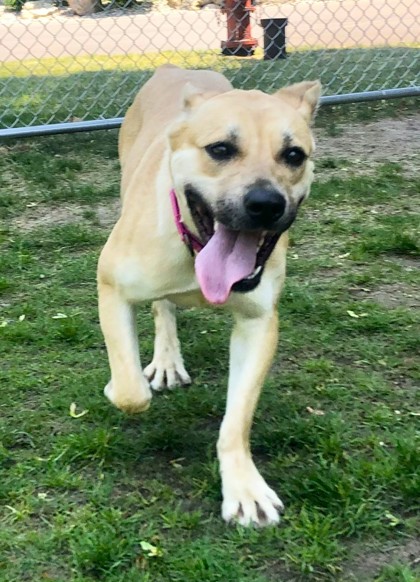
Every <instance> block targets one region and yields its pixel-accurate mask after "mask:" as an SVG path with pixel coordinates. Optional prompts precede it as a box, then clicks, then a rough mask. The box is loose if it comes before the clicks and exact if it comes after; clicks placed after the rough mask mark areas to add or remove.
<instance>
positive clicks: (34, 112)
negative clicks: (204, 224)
mask: <svg viewBox="0 0 420 582" xmlns="http://www.w3.org/2000/svg"><path fill="white" fill-rule="evenodd" d="M0 1H1V0H0ZM2 1H6V2H9V4H10V5H13V7H14V8H19V7H20V6H21V4H20V3H21V2H22V1H24V0H2ZM52 1H53V2H56V3H55V4H54V3H53V4H52V3H51V0H49V3H48V2H46V1H45V0H37V1H34V2H27V3H26V4H24V5H23V7H22V10H21V11H20V12H11V11H8V10H7V9H5V7H4V6H3V7H1V6H0V57H1V63H0V137H1V136H3V137H4V136H19V135H39V134H44V133H56V132H66V131H76V130H88V129H100V128H111V127H118V126H119V125H120V123H121V118H122V116H123V115H124V113H125V111H126V109H127V107H128V106H129V104H130V103H131V101H132V100H133V97H134V94H135V93H136V92H137V91H138V89H139V87H140V86H141V84H143V83H144V82H145V81H146V80H147V79H148V78H149V77H150V76H151V74H152V73H153V71H154V69H155V68H156V67H157V66H158V65H161V64H163V63H166V62H171V63H173V64H177V65H179V66H182V67H187V68H212V69H215V70H218V71H221V72H223V73H224V74H225V75H226V76H227V77H228V78H229V79H230V80H231V81H232V83H233V84H234V86H236V87H238V88H246V89H249V88H260V89H263V90H265V91H272V90H274V89H277V88H278V87H280V86H283V85H286V84H289V83H292V82H296V81H299V80H302V79H312V78H319V79H320V80H321V81H322V84H323V87H324V97H323V103H335V102H336V103H339V102H345V101H357V100H367V99H381V98H389V97H396V96H405V95H407V96H410V95H420V87H419V84H420V83H419V78H420V59H419V50H418V46H419V45H418V44H417V45H416V43H418V41H419V39H420V4H419V2H418V0H320V1H312V0H309V1H307V0H291V1H280V2H277V3H267V4H266V3H261V4H257V5H254V4H253V3H252V0H225V2H224V4H223V5H220V4H207V5H206V2H208V0H202V5H201V6H200V5H198V4H197V3H196V0H159V1H160V2H161V3H160V4H159V3H156V2H154V3H152V2H149V1H148V0H142V1H136V0H130V1H129V3H127V4H126V5H124V6H120V5H118V3H117V2H119V1H121V0H113V1H112V2H111V3H108V4H106V3H104V2H103V0H68V2H69V3H70V6H63V5H62V4H60V2H63V1H64V0H52ZM217 1H218V2H219V1H220V0H217ZM164 2H170V3H171V4H167V3H164ZM178 2H184V3H183V4H179V5H178ZM84 11H87V12H91V13H90V14H88V15H85V16H78V15H76V14H75V12H78V13H83V12H84Z"/></svg>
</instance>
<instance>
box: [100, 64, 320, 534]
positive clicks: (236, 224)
mask: <svg viewBox="0 0 420 582" xmlns="http://www.w3.org/2000/svg"><path fill="white" fill-rule="evenodd" d="M320 91H321V86H320V83H319V82H318V81H304V82H301V83H297V84H294V85H290V86H288V87H286V88H282V89H280V90H278V91H277V92H276V93H274V94H272V95H268V94H266V93H263V92H262V91H257V90H250V91H244V90H237V89H233V87H232V85H231V84H230V82H229V81H228V80H227V79H226V78H225V77H224V76H223V75H221V74H219V73H216V72H212V71H204V70H199V71H191V70H183V69H180V68H178V67H175V66H172V65H165V66H163V67H160V68H159V69H157V70H156V72H155V73H154V75H153V76H152V78H151V79H150V80H149V81H147V83H146V84H145V85H144V86H143V87H142V88H141V89H140V91H139V93H138V95H137V97H136V98H135V100H134V102H133V104H132V105H131V107H130V108H129V110H128V112H127V115H126V117H125V119H124V122H123V124H122V127H121V131H120V134H119V145H118V148H119V157H120V163H121V170H122V177H121V196H122V210H121V215H120V218H119V220H118V222H117V223H116V225H115V227H114V229H113V230H112V232H111V234H110V236H109V238H108V241H107V243H106V244H105V246H104V248H103V250H102V253H101V255H100V258H99V263H98V296H99V318H100V323H101V329H102V332H103V335H104V338H105V343H106V347H107V352H108V358H109V364H110V368H111V380H110V382H109V383H108V384H107V386H106V387H105V395H106V396H107V397H108V399H109V400H110V401H111V402H112V403H113V404H114V405H115V406H116V407H117V408H119V409H121V410H122V411H125V412H129V413H134V412H141V411H145V410H147V408H148V407H149V405H150V401H151V397H152V390H151V389H153V390H163V389H165V388H169V389H172V388H174V387H175V386H177V385H182V384H189V383H190V382H191V379H190V376H189V375H188V372H187V371H186V369H185V366H184V361H183V357H182V355H181V349H180V343H179V340H178V337H177V329H176V314H175V309H176V306H190V307H191V306H202V307H206V306H207V307H208V306H216V307H218V308H221V309H226V310H229V311H230V312H231V313H232V314H233V317H234V327H233V331H232V335H231V341H230V358H229V381H228V394H227V404H226V412H225V416H224V418H223V421H222V424H221V427H220V434H219V439H218V442H217V454H218V459H219V464H220V473H221V479H222V493H223V503H222V516H223V518H224V519H225V520H226V521H227V522H231V521H233V522H238V523H240V524H242V525H261V526H262V525H270V524H276V523H278V521H279V512H281V510H282V509H283V504H282V502H281V500H280V499H279V497H278V496H277V494H276V493H275V492H274V491H273V490H272V489H271V488H270V487H269V486H268V485H267V483H266V482H265V480H264V479H263V477H262V476H261V475H260V473H259V472H258V470H257V468H256V466H255V464H254V462H253V459H252V455H251V452H250V444H249V436H250V429H251V423H252V418H253V414H254V411H255V407H256V404H257V400H258V397H259V394H260V391H261V388H262V385H263V382H264V379H265V376H266V374H267V372H268V370H269V368H270V365H271V362H272V359H273V356H274V353H275V351H276V346H277V335H278V316H277V302H278V299H279V296H280V292H281V289H282V286H283V282H284V278H285V268H286V250H287V246H288V233H287V231H288V229H289V227H290V226H291V225H292V223H293V221H294V220H295V217H296V214H297V211H298V208H299V206H300V204H301V203H302V202H303V201H304V200H305V199H306V198H307V196H308V194H309V190H310V185H311V183H312V180H313V167H314V164H313V162H312V161H311V159H310V158H311V154H312V153H313V150H314V139H313V136H312V132H311V129H310V124H311V121H312V119H313V117H314V115H315V112H316V109H317V106H318V102H319V98H320ZM143 301H152V302H153V303H152V311H153V313H154V319H155V331H156V336H155V344H154V355H153V360H152V362H151V363H150V364H149V365H148V366H147V367H146V368H145V369H144V370H143V371H142V367H141V362H140V356H139V348H138V339H137V330H136V324H135V313H134V309H135V308H134V306H135V304H137V303H139V302H143Z"/></svg>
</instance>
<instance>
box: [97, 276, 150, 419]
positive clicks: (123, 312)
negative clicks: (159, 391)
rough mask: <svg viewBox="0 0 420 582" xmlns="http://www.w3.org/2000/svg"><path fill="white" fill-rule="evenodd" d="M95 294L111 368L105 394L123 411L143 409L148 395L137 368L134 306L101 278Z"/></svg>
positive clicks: (145, 407) (137, 351) (141, 373)
mask: <svg viewBox="0 0 420 582" xmlns="http://www.w3.org/2000/svg"><path fill="white" fill-rule="evenodd" d="M98 295H99V317H100V321H101V328H102V332H103V334H104V338H105V343H106V347H107V350H108V358H109V364H110V367H111V380H110V382H109V383H108V384H107V386H106V387H105V395H106V396H107V397H108V398H109V400H110V401H111V402H112V403H113V404H114V405H115V406H116V407H117V408H120V409H121V410H123V411H125V412H142V411H143V410H147V409H148V408H149V405H150V399H151V397H152V394H151V391H150V388H149V384H148V382H147V380H146V378H145V377H144V375H143V372H142V370H141V364H140V356H139V347H138V339H137V332H136V322H135V310H134V307H133V305H131V304H130V303H128V302H127V301H126V300H125V299H124V298H123V297H122V296H121V294H120V292H119V291H118V289H115V288H114V287H112V286H111V285H108V284H105V283H103V282H101V281H99V284H98Z"/></svg>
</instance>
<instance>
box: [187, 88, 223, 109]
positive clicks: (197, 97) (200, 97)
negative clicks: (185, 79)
mask: <svg viewBox="0 0 420 582" xmlns="http://www.w3.org/2000/svg"><path fill="white" fill-rule="evenodd" d="M219 93H220V91H206V92H205V93H203V92H202V91H200V90H199V89H197V87H195V86H194V85H193V84H192V83H187V84H186V85H185V87H184V90H183V92H182V108H183V110H184V111H185V113H189V112H190V111H192V110H193V109H195V107H197V106H198V105H200V104H201V103H203V102H204V101H207V99H211V98H212V97H215V96H216V95H218V94H219Z"/></svg>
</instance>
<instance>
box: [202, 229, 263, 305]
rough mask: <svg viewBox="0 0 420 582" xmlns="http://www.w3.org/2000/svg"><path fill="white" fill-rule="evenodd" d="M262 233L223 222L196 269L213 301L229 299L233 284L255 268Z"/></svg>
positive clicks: (207, 245) (204, 289)
mask: <svg viewBox="0 0 420 582" xmlns="http://www.w3.org/2000/svg"><path fill="white" fill-rule="evenodd" d="M258 241H259V235H258V234H257V233H249V232H248V233H247V232H239V231H236V230H229V229H228V228H226V227H225V226H223V225H222V224H219V227H218V229H217V230H216V232H215V233H214V235H213V236H212V237H211V239H210V240H209V242H208V243H207V244H206V246H205V247H204V248H203V250H202V251H200V252H199V253H198V255H197V258H196V259H195V273H196V275H197V279H198V282H199V284H200V287H201V291H202V292H203V295H204V297H205V298H206V299H207V301H209V302H210V303H215V304H217V303H225V301H227V298H228V297H229V293H230V290H231V288H232V285H233V284H234V283H236V282H237V281H240V280H241V279H244V278H245V277H248V276H249V275H251V273H252V272H253V271H254V269H255V261H256V258H257V247H258Z"/></svg>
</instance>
